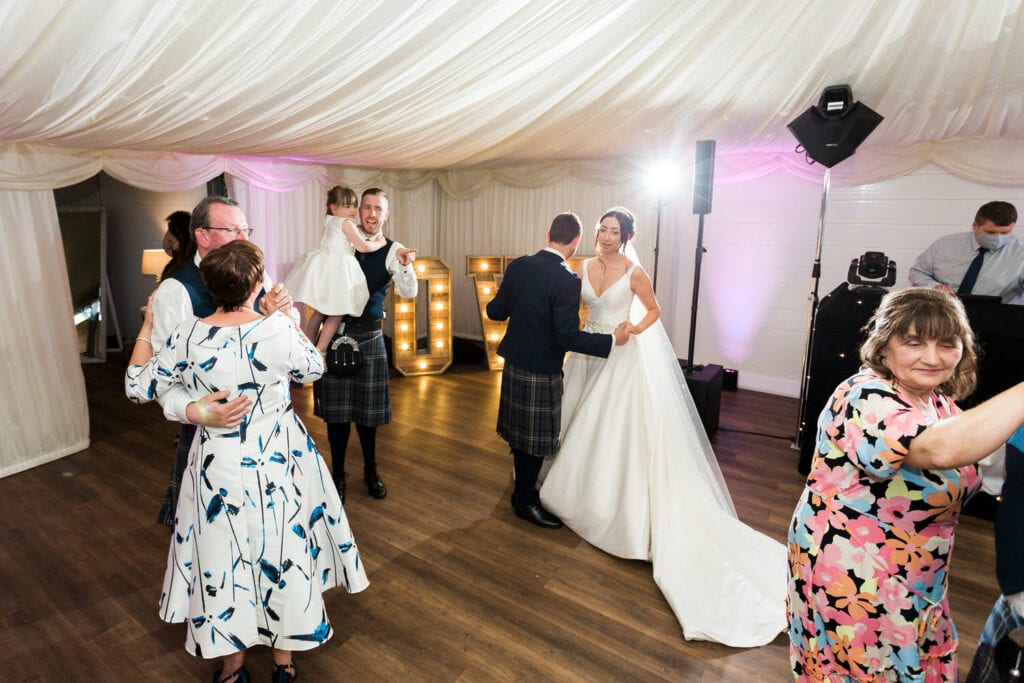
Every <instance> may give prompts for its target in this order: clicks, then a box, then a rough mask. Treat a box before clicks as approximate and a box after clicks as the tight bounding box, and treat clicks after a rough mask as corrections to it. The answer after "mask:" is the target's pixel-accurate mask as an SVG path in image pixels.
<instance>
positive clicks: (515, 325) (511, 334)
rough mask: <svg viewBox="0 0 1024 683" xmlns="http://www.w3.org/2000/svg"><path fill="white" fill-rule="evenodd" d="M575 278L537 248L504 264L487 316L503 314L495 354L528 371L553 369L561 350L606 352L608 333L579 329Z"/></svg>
mask: <svg viewBox="0 0 1024 683" xmlns="http://www.w3.org/2000/svg"><path fill="white" fill-rule="evenodd" d="M580 286H581V285H580V279H579V277H578V276H577V275H576V273H574V272H573V271H572V270H571V269H570V268H569V266H568V264H566V262H565V261H564V260H563V259H562V258H561V256H559V255H558V254H555V253H552V252H550V251H545V250H541V251H538V252H537V253H536V254H532V255H530V256H523V257H521V258H517V259H516V260H515V261H513V262H512V263H510V264H509V265H508V268H506V269H505V277H504V278H503V279H502V281H501V287H499V288H498V293H497V295H495V297H494V299H492V300H491V302H490V303H489V304H487V317H488V318H490V319H491V320H508V321H509V322H508V330H507V331H506V332H505V338H504V339H502V340H501V343H500V344H499V345H498V354H500V355H501V356H502V357H503V358H504V359H505V362H506V363H508V364H509V365H511V366H513V367H515V368H517V369H519V370H526V371H528V372H539V373H546V374H549V375H554V374H558V373H559V372H561V370H562V361H563V360H564V359H565V353H566V351H576V352H578V353H585V354H587V355H590V356H599V357H601V358H607V357H608V353H609V352H610V351H611V348H612V343H613V342H614V337H613V336H612V335H610V334H593V333H590V332H581V331H580V310H579V309H580Z"/></svg>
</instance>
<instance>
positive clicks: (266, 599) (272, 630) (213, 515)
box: [125, 313, 368, 658]
mask: <svg viewBox="0 0 1024 683" xmlns="http://www.w3.org/2000/svg"><path fill="white" fill-rule="evenodd" d="M322 372H323V363H322V361H321V358H320V354H319V352H318V351H317V350H316V347H314V346H313V345H311V344H310V343H309V342H308V341H307V340H306V338H305V337H304V336H303V335H302V334H301V333H300V332H299V331H298V330H296V329H295V327H294V326H293V325H292V323H291V321H290V320H289V319H288V318H287V317H285V316H284V315H283V314H280V313H275V314H273V315H271V316H268V317H266V318H263V319H261V320H258V321H255V322H252V323H248V324H246V325H242V326H240V327H213V326H210V325H208V324H206V323H204V322H202V321H200V320H194V321H189V322H186V323H183V324H182V325H181V326H179V327H178V328H177V330H175V332H174V333H173V334H172V335H171V338H170V340H169V341H168V343H167V345H166V346H164V347H163V349H161V351H160V353H159V354H158V355H157V356H156V357H154V358H153V360H152V361H150V362H149V363H148V364H147V365H135V366H131V367H129V368H128V372H127V373H126V376H125V391H126V393H127V394H128V396H129V398H131V399H132V400H135V401H147V400H152V399H153V398H155V397H156V396H159V395H161V394H162V393H164V392H165V391H167V390H168V389H170V388H171V387H173V386H177V385H180V386H184V387H185V389H186V390H187V391H188V393H189V394H190V395H191V396H192V397H193V398H200V397H202V396H204V395H205V394H207V393H209V392H212V391H217V390H218V389H230V390H231V394H232V396H231V397H232V398H234V397H235V396H237V395H239V394H245V395H247V396H249V398H250V399H252V407H251V410H250V413H249V415H248V416H247V417H246V419H245V420H244V421H243V422H242V424H241V425H239V426H238V427H236V428H233V429H216V428H205V427H201V428H200V429H199V431H198V434H197V436H196V438H195V440H194V441H193V442H192V449H191V451H190V454H189V465H188V470H186V472H185V476H184V477H183V479H182V483H181V493H180V496H179V500H178V507H177V511H176V519H175V524H174V533H173V536H172V538H171V544H170V551H169V554H168V560H167V570H166V573H165V575H164V585H163V593H162V595H161V597H160V616H161V618H162V619H163V620H164V621H168V622H179V621H183V622H186V623H187V625H188V629H187V636H186V643H185V647H186V649H187V650H188V651H189V652H191V653H192V654H194V655H196V656H200V657H207V658H210V657H219V656H223V655H227V654H231V653H233V652H236V651H238V650H242V649H245V648H248V647H251V646H253V645H259V644H261V645H268V646H271V647H277V648H281V649H285V650H306V649H310V648H313V647H316V646H317V645H319V644H321V643H323V642H324V641H325V640H327V639H328V638H330V637H331V635H332V630H331V627H330V623H329V622H328V620H327V613H326V611H325V609H324V603H323V599H322V597H321V593H322V591H325V590H328V589H330V588H333V587H335V586H344V587H345V588H346V589H347V590H348V591H349V592H357V591H361V590H363V589H364V588H366V586H367V585H368V581H367V578H366V574H365V572H364V570H363V565H362V562H361V560H360V558H359V550H358V548H357V547H356V544H355V540H354V539H353V537H352V532H351V530H350V529H349V525H348V520H347V519H346V517H345V512H344V510H343V509H342V506H341V500H340V498H339V497H338V493H337V490H336V489H335V488H334V485H333V483H332V480H331V475H330V472H329V470H328V469H327V466H326V465H325V463H324V461H323V459H322V458H321V457H320V453H319V452H318V451H317V449H316V446H315V445H314V444H313V440H312V439H311V438H310V436H309V434H308V433H307V432H306V428H305V426H304V425H303V424H302V422H301V421H300V420H299V418H298V416H297V415H296V414H295V412H294V410H293V409H292V402H291V390H290V385H289V382H290V381H291V380H294V381H296V382H311V381H313V380H315V379H317V378H318V377H320V375H321V374H322Z"/></svg>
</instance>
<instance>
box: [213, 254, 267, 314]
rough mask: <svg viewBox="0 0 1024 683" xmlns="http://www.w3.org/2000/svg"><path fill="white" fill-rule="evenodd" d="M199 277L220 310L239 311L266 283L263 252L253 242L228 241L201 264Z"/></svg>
mask: <svg viewBox="0 0 1024 683" xmlns="http://www.w3.org/2000/svg"><path fill="white" fill-rule="evenodd" d="M199 275H200V276H202V278H203V284H205V285H206V290H207V291H208V292H209V293H210V298H211V299H213V303H214V305H215V306H217V308H223V309H224V310H225V311H237V310H238V309H239V308H241V307H242V305H243V304H245V302H246V301H248V300H249V297H250V296H251V295H252V293H253V290H255V289H256V287H257V285H259V284H260V283H262V282H263V252H262V251H260V248H259V247H257V246H256V245H255V244H253V243H252V242H250V241H249V240H235V241H234V242H228V243H227V244H225V245H224V246H223V247H218V248H217V249H214V250H213V251H211V252H210V253H209V254H207V255H206V257H205V258H204V259H203V260H202V261H200V263H199Z"/></svg>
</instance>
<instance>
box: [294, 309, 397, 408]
mask: <svg viewBox="0 0 1024 683" xmlns="http://www.w3.org/2000/svg"><path fill="white" fill-rule="evenodd" d="M346 334H347V335H348V336H349V337H352V338H353V339H355V340H356V341H357V342H359V352H360V353H361V354H362V356H363V365H362V367H360V368H359V370H357V371H356V374H354V375H352V376H351V377H338V376H336V375H332V374H331V373H330V372H326V371H325V372H324V376H323V377H322V378H320V379H318V380H317V381H316V382H314V383H313V414H314V415H316V416H318V417H320V418H321V419H323V421H324V422H330V423H345V422H355V423H356V424H359V425H364V426H366V427H378V426H380V425H386V424H387V423H389V422H391V392H390V391H389V388H388V353H387V349H385V348H384V334H383V332H381V330H379V329H377V330H368V331H366V332H347V333H346Z"/></svg>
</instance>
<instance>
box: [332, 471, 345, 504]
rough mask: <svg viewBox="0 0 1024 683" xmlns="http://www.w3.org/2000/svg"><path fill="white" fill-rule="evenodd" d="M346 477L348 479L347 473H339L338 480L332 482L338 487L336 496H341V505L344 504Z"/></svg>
mask: <svg viewBox="0 0 1024 683" xmlns="http://www.w3.org/2000/svg"><path fill="white" fill-rule="evenodd" d="M347 479H348V475H347V474H342V475H341V479H340V480H339V481H335V482H334V485H335V486H336V487H337V489H338V497H340V498H341V504H342V505H344V504H345V484H346V480H347Z"/></svg>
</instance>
